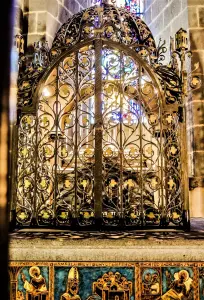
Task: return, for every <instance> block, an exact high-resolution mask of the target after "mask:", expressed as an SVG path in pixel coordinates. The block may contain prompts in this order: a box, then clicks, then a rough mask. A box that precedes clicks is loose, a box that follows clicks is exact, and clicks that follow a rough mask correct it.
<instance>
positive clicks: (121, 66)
mask: <svg viewBox="0 0 204 300" xmlns="http://www.w3.org/2000/svg"><path fill="white" fill-rule="evenodd" d="M123 78H124V63H123V53H122V52H121V51H120V86H119V92H120V93H119V95H120V205H121V208H120V213H121V216H120V217H121V219H123V217H124V216H123V215H124V212H123V96H124V94H123V86H122V83H123V80H122V79H123Z"/></svg>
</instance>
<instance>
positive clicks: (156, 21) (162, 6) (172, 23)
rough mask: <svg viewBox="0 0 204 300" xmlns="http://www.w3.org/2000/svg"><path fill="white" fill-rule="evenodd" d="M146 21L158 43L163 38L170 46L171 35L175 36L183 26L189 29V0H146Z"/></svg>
mask: <svg viewBox="0 0 204 300" xmlns="http://www.w3.org/2000/svg"><path fill="white" fill-rule="evenodd" d="M145 21H146V23H147V25H148V26H149V28H150V29H151V31H152V33H153V35H154V38H155V40H156V43H157V44H158V42H159V39H160V38H161V40H162V41H163V40H165V41H166V46H167V48H169V45H170V36H172V37H174V35H175V33H176V32H177V31H178V30H179V29H180V28H181V27H182V28H184V29H188V10H187V0H146V2H145ZM168 59H169V56H168V53H167V60H168Z"/></svg>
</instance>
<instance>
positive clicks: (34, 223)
mask: <svg viewBox="0 0 204 300" xmlns="http://www.w3.org/2000/svg"><path fill="white" fill-rule="evenodd" d="M38 107H39V100H38V102H37V105H36V114H35V165H34V169H35V180H34V193H33V217H32V220H31V225H33V226H35V225H37V200H36V199H37V175H38Z"/></svg>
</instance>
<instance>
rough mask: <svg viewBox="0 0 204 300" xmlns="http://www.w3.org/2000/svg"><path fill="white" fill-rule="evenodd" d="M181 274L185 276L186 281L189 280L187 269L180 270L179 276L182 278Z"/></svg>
mask: <svg viewBox="0 0 204 300" xmlns="http://www.w3.org/2000/svg"><path fill="white" fill-rule="evenodd" d="M181 275H182V276H183V277H184V281H187V280H188V279H189V273H188V271H186V270H181V271H179V273H178V277H179V278H180V276H181Z"/></svg>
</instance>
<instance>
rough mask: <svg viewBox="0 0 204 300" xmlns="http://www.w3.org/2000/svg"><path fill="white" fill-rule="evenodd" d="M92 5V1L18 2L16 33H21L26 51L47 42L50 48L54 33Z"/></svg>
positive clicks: (37, 0) (46, 0)
mask: <svg viewBox="0 0 204 300" xmlns="http://www.w3.org/2000/svg"><path fill="white" fill-rule="evenodd" d="M91 5H92V0H19V4H18V10H16V19H17V23H18V24H21V28H20V29H19V26H17V27H16V31H17V32H20V33H23V35H24V36H25V39H26V45H27V47H28V48H27V50H28V52H29V51H32V46H33V43H34V42H36V41H38V40H46V41H48V44H49V46H51V44H52V41H53V39H54V37H55V34H56V32H57V31H58V29H59V28H60V26H61V25H62V24H63V23H65V22H66V21H67V20H68V18H69V17H71V16H72V15H73V14H75V13H77V12H78V11H81V10H82V9H84V8H86V7H89V6H91Z"/></svg>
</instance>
